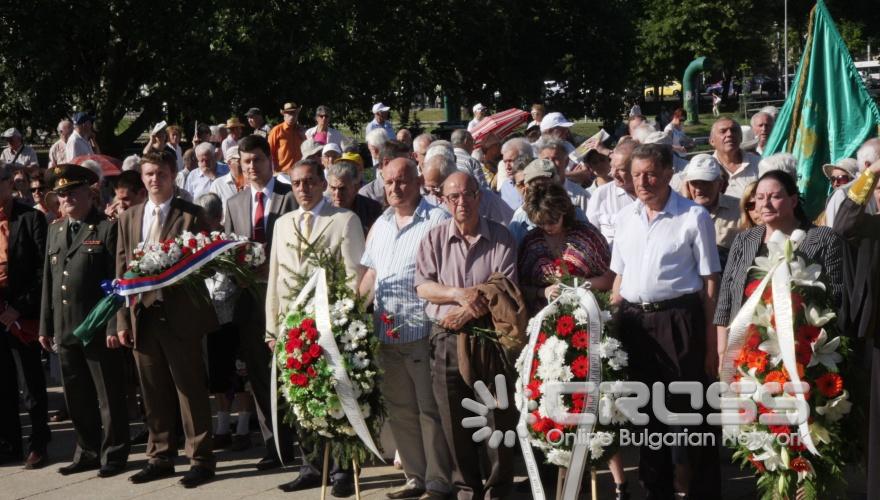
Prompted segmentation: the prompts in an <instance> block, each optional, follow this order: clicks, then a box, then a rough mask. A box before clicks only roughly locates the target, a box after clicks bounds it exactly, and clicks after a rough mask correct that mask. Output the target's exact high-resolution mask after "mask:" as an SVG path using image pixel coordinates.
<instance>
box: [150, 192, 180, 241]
mask: <svg viewBox="0 0 880 500" xmlns="http://www.w3.org/2000/svg"><path fill="white" fill-rule="evenodd" d="M173 199H174V197H173V196H172V197H171V198H168V199H167V200H165V201H164V202H162V203H161V204H160V205H159V227H160V228H161V227H162V225H163V224H165V219H167V218H168V212H170V211H171V200H173ZM155 207H156V204H155V203H153V201H152V200H147V204H146V205H144V221H143V224H142V225H141V241H147V238H149V236H150V225H151V224H153V209H154V208H155ZM175 236H177V235H175Z"/></svg>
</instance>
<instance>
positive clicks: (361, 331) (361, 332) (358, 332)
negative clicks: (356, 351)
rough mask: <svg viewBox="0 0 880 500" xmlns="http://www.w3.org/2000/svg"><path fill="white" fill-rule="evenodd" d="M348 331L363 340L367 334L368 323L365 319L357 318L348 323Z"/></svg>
mask: <svg viewBox="0 0 880 500" xmlns="http://www.w3.org/2000/svg"><path fill="white" fill-rule="evenodd" d="M348 332H349V333H350V334H351V335H352V336H353V337H354V338H356V339H358V340H361V339H364V338H366V336H367V325H365V324H364V322H363V321H360V320H355V321H352V322H351V324H350V325H348Z"/></svg>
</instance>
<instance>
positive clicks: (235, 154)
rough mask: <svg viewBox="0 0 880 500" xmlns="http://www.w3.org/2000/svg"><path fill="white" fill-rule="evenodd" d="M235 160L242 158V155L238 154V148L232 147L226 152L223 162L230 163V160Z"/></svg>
mask: <svg viewBox="0 0 880 500" xmlns="http://www.w3.org/2000/svg"><path fill="white" fill-rule="evenodd" d="M233 158H241V155H240V154H238V146H232V147H231V148H229V149H227V150H226V153H225V154H224V155H223V161H225V162H226V163H229V160H232V159H233Z"/></svg>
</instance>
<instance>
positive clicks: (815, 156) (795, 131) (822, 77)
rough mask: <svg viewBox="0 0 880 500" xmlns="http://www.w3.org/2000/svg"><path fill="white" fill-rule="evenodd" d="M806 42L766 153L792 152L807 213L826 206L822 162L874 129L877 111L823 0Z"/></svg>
mask: <svg viewBox="0 0 880 500" xmlns="http://www.w3.org/2000/svg"><path fill="white" fill-rule="evenodd" d="M807 33H808V34H807V43H806V45H805V47H804V55H803V57H801V62H800V65H799V66H798V72H797V75H796V76H795V79H794V82H793V83H792V87H791V91H790V92H789V95H788V98H786V100H785V105H784V106H783V107H782V110H781V111H780V112H779V116H778V117H777V118H776V124H775V125H774V126H773V133H772V134H770V137H769V139H767V146H766V147H765V148H764V156H768V155H771V154H774V153H781V152H786V153H791V154H793V155H794V156H795V157H796V158H797V159H798V175H799V177H800V179H799V181H798V185H799V187H800V191H801V195H802V197H803V199H804V200H805V201H806V206H805V207H804V208H805V209H806V211H807V214H809V215H810V216H811V217H815V216H816V215H818V214H819V213H820V212H822V210H824V208H825V199H826V196H827V194H828V185H829V184H828V179H826V178H825V175H824V174H823V173H822V165H824V164H826V163H833V162H836V161H837V160H840V159H843V158H847V157H851V156H853V155H854V154H855V152H856V150H857V149H858V148H859V146H860V145H861V144H862V143H863V142H864V141H865V140H867V139H868V138H870V137H872V136H874V135H875V134H877V132H878V128H877V127H878V125H880V111H878V110H877V104H876V103H875V102H874V100H873V99H871V96H870V95H869V94H868V91H867V90H866V89H865V85H864V84H863V83H862V78H861V76H859V72H858V71H857V70H856V67H855V64H853V61H852V57H850V54H849V49H847V47H846V44H845V43H844V42H843V38H841V37H840V33H839V32H838V31H837V27H836V26H835V25H834V21H833V20H832V19H831V14H829V12H828V9H827V8H826V7H825V2H823V1H822V0H818V1H817V2H816V6H815V7H813V10H812V11H811V12H810V24H809V28H808V30H807Z"/></svg>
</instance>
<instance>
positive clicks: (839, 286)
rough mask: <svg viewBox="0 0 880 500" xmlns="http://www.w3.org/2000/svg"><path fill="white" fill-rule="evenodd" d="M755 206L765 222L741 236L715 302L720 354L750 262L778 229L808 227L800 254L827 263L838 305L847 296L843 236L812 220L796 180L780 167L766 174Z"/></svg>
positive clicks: (827, 275)
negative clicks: (802, 206)
mask: <svg viewBox="0 0 880 500" xmlns="http://www.w3.org/2000/svg"><path fill="white" fill-rule="evenodd" d="M755 208H756V209H757V210H758V212H759V213H760V214H761V219H762V220H763V222H764V224H763V225H760V226H757V227H753V228H751V229H749V230H747V231H745V232H743V233H740V234H739V235H738V236H737V237H736V239H735V240H734V241H733V246H731V248H730V254H729V256H728V258H727V265H726V266H725V268H724V276H723V277H722V279H721V287H720V290H719V293H718V305H717V307H716V308H715V325H716V326H717V327H718V349H719V351H721V352H719V356H723V349H724V348H725V347H726V346H727V326H728V325H729V324H730V322H731V321H732V320H733V317H734V316H736V313H737V312H738V311H739V309H740V307H741V306H742V303H743V292H744V291H745V287H746V282H747V281H748V275H749V268H750V267H752V266H753V265H754V262H755V257H757V256H759V255H767V246H766V242H767V241H768V240H769V239H770V235H771V234H773V232H774V231H782V232H783V233H785V234H791V233H792V232H793V231H794V230H795V229H801V230H803V231H804V232H806V237H805V238H804V240H803V241H802V242H801V243H800V245H799V246H798V248H797V250H796V251H795V255H798V256H800V257H802V258H804V259H805V260H806V261H807V262H815V263H817V264H819V265H821V266H822V275H821V276H820V280H821V281H822V282H823V283H825V285H826V286H827V287H828V290H829V291H830V293H831V298H832V302H833V305H834V306H838V305H840V302H841V299H842V296H843V260H842V259H843V249H844V241H843V239H842V238H841V237H840V236H838V235H837V233H835V232H834V231H832V230H831V228H828V227H817V226H814V225H813V224H812V223H811V222H810V220H809V219H808V218H807V216H806V214H805V213H804V212H803V209H802V208H801V206H800V204H799V201H798V188H797V183H796V182H795V180H794V179H793V178H792V177H791V176H790V175H788V174H787V173H785V172H782V171H780V170H772V171H770V172H767V173H765V174H764V175H762V176H761V178H760V179H758V186H757V188H756V192H755Z"/></svg>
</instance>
